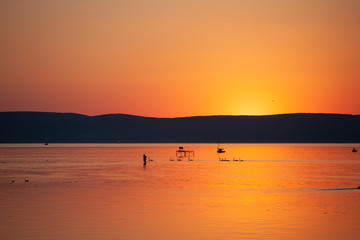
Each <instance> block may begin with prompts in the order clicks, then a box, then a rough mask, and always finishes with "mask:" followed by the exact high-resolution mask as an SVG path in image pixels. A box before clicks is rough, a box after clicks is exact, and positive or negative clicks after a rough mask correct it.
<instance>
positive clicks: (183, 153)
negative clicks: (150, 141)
mask: <svg viewBox="0 0 360 240" xmlns="http://www.w3.org/2000/svg"><path fill="white" fill-rule="evenodd" d="M194 156H195V152H194V151H191V150H184V148H183V147H179V150H177V151H176V159H177V160H178V161H181V160H182V159H183V158H187V159H188V160H189V161H193V159H192V158H191V157H194Z"/></svg>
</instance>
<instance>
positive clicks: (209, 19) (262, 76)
mask: <svg viewBox="0 0 360 240" xmlns="http://www.w3.org/2000/svg"><path fill="white" fill-rule="evenodd" d="M359 13H360V1H358V0H341V1H340V0H337V1H334V0H292V1H289V0H244V1H242V0H221V1H220V0H219V1H211V0H203V1H198V0H181V1H180V0H179V1H168V0H162V1H159V0H148V1H145V0H142V1H141V0H138V1H134V0H128V1H120V0H114V1H110V0H108V1H94V0H83V1H80V0H78V1H75V0H59V1H57V0H52V1H48V0H43V1H37V0H31V1H25V0H23V1H18V0H9V1H6V0H1V1H0V50H1V51H0V52H1V54H0V111H24V110H27V111H55V112H76V113H82V114H87V115H98V114H106V113H128V114H136V115H142V116H154V117H179V116H194V115H225V114H232V115H241V114H257V115H259V114H260V115H262V114H278V113H295V112H325V113H349V114H360V92H359V91H360V65H359V64H360V44H359V43H360V14H359Z"/></svg>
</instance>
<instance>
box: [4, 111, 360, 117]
mask: <svg viewBox="0 0 360 240" xmlns="http://www.w3.org/2000/svg"><path fill="white" fill-rule="evenodd" d="M0 113H57V114H77V115H83V116H87V117H99V116H106V115H127V116H134V117H143V118H167V119H176V118H193V117H264V116H279V115H297V114H310V115H311V114H323V115H350V116H359V115H360V114H351V113H329V112H292V113H274V114H238V115H235V114H214V115H193V116H182V117H151V116H142V115H136V114H129V113H104V114H96V115H87V114H82V113H76V112H56V111H55V112H48V111H36V110H33V111H32V110H30V111H27V110H25V111H0Z"/></svg>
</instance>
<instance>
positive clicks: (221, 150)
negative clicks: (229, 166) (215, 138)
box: [216, 147, 225, 153]
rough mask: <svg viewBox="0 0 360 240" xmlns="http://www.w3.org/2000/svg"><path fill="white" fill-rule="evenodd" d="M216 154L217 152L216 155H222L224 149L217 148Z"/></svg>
mask: <svg viewBox="0 0 360 240" xmlns="http://www.w3.org/2000/svg"><path fill="white" fill-rule="evenodd" d="M216 152H217V153H224V152H225V150H224V148H220V147H218V148H217V151H216Z"/></svg>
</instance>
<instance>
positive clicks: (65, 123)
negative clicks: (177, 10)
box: [0, 112, 360, 143]
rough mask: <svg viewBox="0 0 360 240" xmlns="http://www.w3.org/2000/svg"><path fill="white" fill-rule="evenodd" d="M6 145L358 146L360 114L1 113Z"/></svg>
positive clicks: (0, 125) (0, 129)
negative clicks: (167, 115) (168, 115)
mask: <svg viewBox="0 0 360 240" xmlns="http://www.w3.org/2000/svg"><path fill="white" fill-rule="evenodd" d="M0 132H1V134H0V142H1V143H43V142H49V143H216V142H218V140H219V138H220V140H221V142H227V143H355V142H360V115H345V114H310V113H298V114H281V115H266V116H200V117H184V118H151V117H140V116H133V115H126V114H107V115H99V116H86V115H81V114H74V113H49V112H0Z"/></svg>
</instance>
